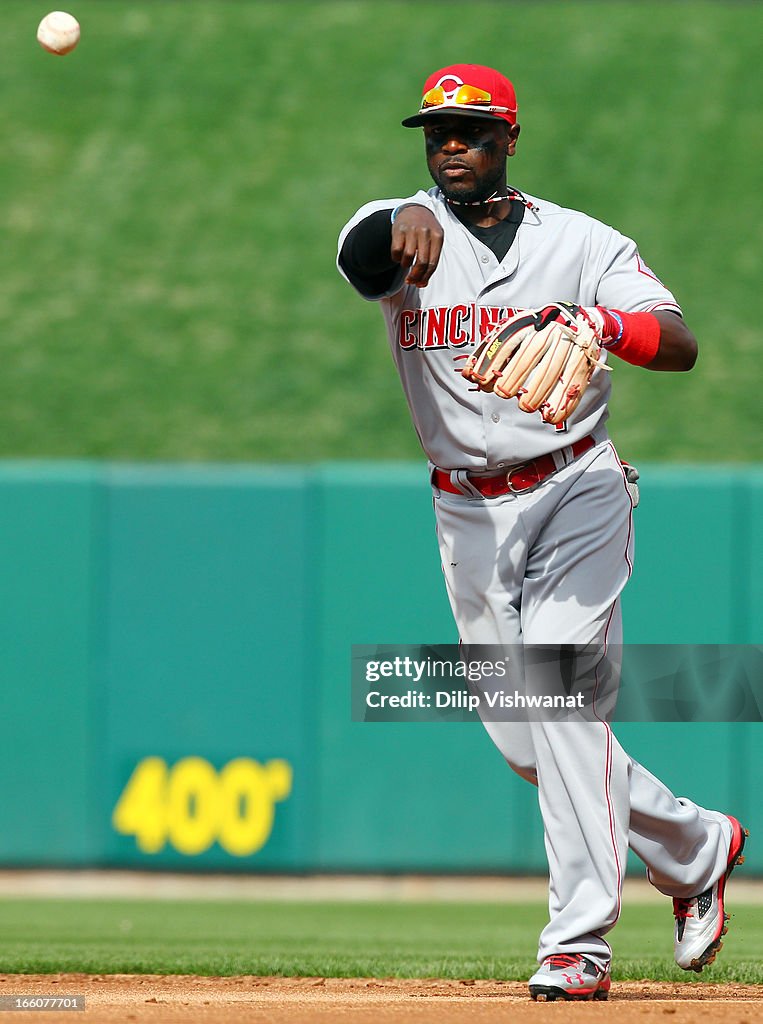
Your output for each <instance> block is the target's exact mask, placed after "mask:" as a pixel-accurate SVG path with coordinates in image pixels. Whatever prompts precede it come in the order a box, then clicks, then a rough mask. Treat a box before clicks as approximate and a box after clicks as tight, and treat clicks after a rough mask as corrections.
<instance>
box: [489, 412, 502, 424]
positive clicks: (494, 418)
mask: <svg viewBox="0 0 763 1024" xmlns="http://www.w3.org/2000/svg"><path fill="white" fill-rule="evenodd" d="M490 419H491V420H492V421H493V423H500V422H501V414H500V413H498V412H494V413H493V414H492V416H491V417H490Z"/></svg>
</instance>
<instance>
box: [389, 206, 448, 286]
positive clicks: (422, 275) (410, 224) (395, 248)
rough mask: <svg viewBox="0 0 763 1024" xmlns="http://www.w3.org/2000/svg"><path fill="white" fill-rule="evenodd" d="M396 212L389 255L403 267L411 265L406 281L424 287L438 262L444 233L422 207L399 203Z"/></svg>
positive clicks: (406, 268)
mask: <svg viewBox="0 0 763 1024" xmlns="http://www.w3.org/2000/svg"><path fill="white" fill-rule="evenodd" d="M395 214H396V216H395V218H394V220H393V222H392V247H391V249H390V255H391V256H392V259H393V260H394V261H395V263H399V264H400V266H401V267H402V268H403V269H404V270H408V268H409V267H410V272H409V273H408V275H407V276H406V278H405V283H406V284H412V285H414V286H415V287H416V288H426V286H427V285H428V284H429V279H430V278H431V276H432V274H434V272H435V270H436V269H437V264H438V263H439V261H440V252H441V251H442V242H443V238H444V237H445V235H444V232H443V230H442V228H441V227H440V224H439V222H438V220H437V218H436V217H435V215H434V214H433V213H432V212H431V211H430V210H427V208H426V207H425V206H416V205H408V206H402V207H399V208H398V209H397V210H396V211H395Z"/></svg>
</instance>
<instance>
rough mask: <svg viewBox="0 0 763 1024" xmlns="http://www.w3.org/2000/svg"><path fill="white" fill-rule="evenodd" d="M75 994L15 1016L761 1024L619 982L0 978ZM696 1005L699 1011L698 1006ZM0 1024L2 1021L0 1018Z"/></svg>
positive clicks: (735, 1004) (279, 1022)
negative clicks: (534, 992)
mask: <svg viewBox="0 0 763 1024" xmlns="http://www.w3.org/2000/svg"><path fill="white" fill-rule="evenodd" d="M21 994H23V995H26V996H38V997H39V996H54V997H57V998H64V997H67V996H69V997H71V996H74V995H77V996H84V997H85V999H86V1002H87V1007H86V1009H85V1011H84V1012H83V1013H82V1014H79V1013H76V1012H72V1011H63V1012H62V1011H55V1010H54V1011H46V1012H31V1011H28V1012H24V1013H23V1015H22V1016H20V1017H16V1018H13V1019H17V1020H19V1021H24V1022H27V1024H31V1022H40V1024H76V1022H77V1021H78V1020H87V1021H93V1022H98V1024H100V1022H104V1024H111V1022H112V1021H120V1022H121V1021H135V1022H138V1024H141V1022H144V1021H146V1022H160V1021H161V1022H162V1024H164V1022H166V1024H191V1022H193V1021H199V1022H202V1024H248V1022H257V1024H301V1022H303V1021H304V1022H312V1021H319V1022H325V1024H328V1022H329V1021H338V1022H340V1024H355V1022H359V1024H360V1022H362V1024H372V1022H375V1021H380V1022H381V1024H402V1022H407V1021H413V1022H415V1024H429V1022H431V1024H456V1022H460V1021H465V1022H467V1024H470V1022H475V1024H482V1022H485V1024H488V1022H489V1024H493V1022H495V1024H498V1022H501V1024H503V1022H505V1021H507V1020H511V1021H512V1022H515V1021H516V1022H519V1024H523V1022H524V1021H529V1020H533V1021H536V1022H537V1021H539V1020H546V1019H548V1018H547V1015H549V1014H550V1015H552V1017H553V1019H554V1021H557V1022H558V1021H578V1020H580V1019H582V1017H583V1016H588V1015H590V1014H594V1015H595V1016H596V1019H597V1020H603V1019H606V1020H607V1021H615V1022H616V1024H621V1022H630V1021H649V1022H656V1021H660V1020H661V1021H670V1024H690V1022H695V1021H696V1020H697V1018H698V1017H700V1019H701V1020H702V1021H703V1024H704V1022H705V1021H707V1022H710V1024H715V1022H724V1024H752V1022H753V1021H763V985H713V984H699V983H696V984H685V983H683V984H673V983H657V982H651V981H641V982H621V983H619V984H616V985H615V986H614V987H613V990H612V994H611V996H610V999H609V1001H608V1002H601V1003H584V1004H575V1003H551V1004H548V1003H533V1002H532V1001H531V1000H530V999H529V997H528V995H527V988H526V986H525V985H524V984H521V983H519V982H511V981H473V982H472V981H439V980H423V981H419V980H399V979H398V980H395V979H369V978H351V979H345V978H254V977H239V978H200V977H183V976H177V977H161V976H157V975H126V974H117V975H86V974H57V975H56V974H53V975H19V974H13V975H8V974H5V975H0V996H2V997H5V998H6V999H7V997H9V996H16V995H21ZM698 1004H701V1006H700V1005H698ZM0 1019H10V1018H7V1017H6V1015H5V1014H4V1013H3V1014H2V1015H0Z"/></svg>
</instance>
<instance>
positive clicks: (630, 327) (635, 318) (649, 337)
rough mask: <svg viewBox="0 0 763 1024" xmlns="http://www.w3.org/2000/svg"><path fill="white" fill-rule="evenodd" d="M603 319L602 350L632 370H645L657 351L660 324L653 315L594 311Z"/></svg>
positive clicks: (600, 309)
mask: <svg viewBox="0 0 763 1024" xmlns="http://www.w3.org/2000/svg"><path fill="white" fill-rule="evenodd" d="M596 308H597V309H598V311H599V312H600V313H601V315H602V316H603V318H604V337H605V339H611V340H605V341H604V348H605V349H607V351H609V352H612V353H613V354H614V355H616V356H618V357H619V358H620V359H623V360H624V361H625V362H626V363H632V364H633V365H634V366H648V365H649V363H651V361H652V360H653V359H654V357H655V356H656V355H657V353H658V351H659V348H660V321H659V320H658V319H657V317H656V316H655V315H654V313H623V312H622V311H621V310H619V309H612V310H609V309H605V308H604V307H603V306H597V307H596Z"/></svg>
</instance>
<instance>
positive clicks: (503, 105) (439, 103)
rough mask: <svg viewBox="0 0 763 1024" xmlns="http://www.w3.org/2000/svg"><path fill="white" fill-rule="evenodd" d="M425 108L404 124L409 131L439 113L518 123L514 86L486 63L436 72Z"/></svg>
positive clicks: (429, 83)
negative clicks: (484, 65)
mask: <svg viewBox="0 0 763 1024" xmlns="http://www.w3.org/2000/svg"><path fill="white" fill-rule="evenodd" d="M423 93H424V95H423V97H422V100H421V108H420V109H419V112H418V114H414V115H413V117H406V119H405V120H404V121H403V122H402V123H403V127H405V128H419V127H420V126H421V125H422V124H424V123H425V122H426V121H428V120H429V118H430V117H434V116H435V115H437V114H441V113H447V114H448V115H450V114H458V115H463V116H465V117H487V118H490V119H491V120H492V119H494V118H500V119H501V120H502V121H507V122H508V123H509V124H516V123H517V97H516V93H515V92H514V86H513V85H512V84H511V82H510V81H509V80H508V78H506V77H505V76H504V75H502V74H501V73H500V71H496V70H495V69H494V68H486V67H483V65H482V64H450V65H449V66H448V67H446V68H440V70H439V71H435V72H434V73H433V74H431V75H430V76H429V78H428V79H427V80H426V82H424V90H423Z"/></svg>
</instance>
